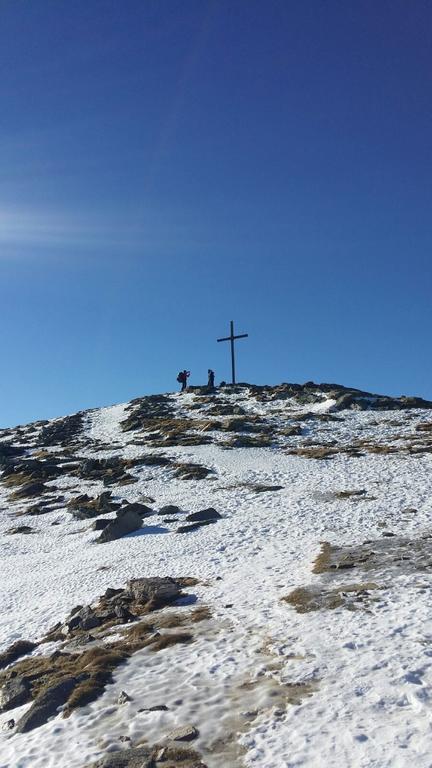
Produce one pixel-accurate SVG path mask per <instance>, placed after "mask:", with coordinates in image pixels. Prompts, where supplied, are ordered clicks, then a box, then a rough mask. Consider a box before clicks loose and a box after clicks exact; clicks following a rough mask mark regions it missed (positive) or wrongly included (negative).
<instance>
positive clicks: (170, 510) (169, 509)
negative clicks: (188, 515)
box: [158, 504, 183, 515]
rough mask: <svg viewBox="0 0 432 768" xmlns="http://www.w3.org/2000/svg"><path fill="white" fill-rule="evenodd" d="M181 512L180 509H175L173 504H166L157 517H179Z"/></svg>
mask: <svg viewBox="0 0 432 768" xmlns="http://www.w3.org/2000/svg"><path fill="white" fill-rule="evenodd" d="M182 511H183V510H181V509H180V507H176V505H175V504H166V505H165V506H164V507H161V508H160V510H159V512H158V515H179V514H181V513H182Z"/></svg>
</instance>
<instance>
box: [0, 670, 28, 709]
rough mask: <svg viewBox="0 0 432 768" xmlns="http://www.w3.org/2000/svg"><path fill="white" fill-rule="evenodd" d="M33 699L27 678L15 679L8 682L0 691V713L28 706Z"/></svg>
mask: <svg viewBox="0 0 432 768" xmlns="http://www.w3.org/2000/svg"><path fill="white" fill-rule="evenodd" d="M30 698H31V691H30V684H29V682H28V680H26V678H25V677H13V678H11V680H7V681H6V683H5V684H4V685H3V687H2V688H1V690H0V712H8V710H10V709H15V707H20V706H21V705H22V704H27V702H28V701H30Z"/></svg>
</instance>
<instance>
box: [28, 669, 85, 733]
mask: <svg viewBox="0 0 432 768" xmlns="http://www.w3.org/2000/svg"><path fill="white" fill-rule="evenodd" d="M78 682H79V680H78V678H76V677H66V678H64V680H62V681H61V682H60V683H57V684H56V685H53V686H51V687H50V688H47V689H46V690H45V691H43V693H41V694H40V695H39V696H38V697H37V698H36V699H35V701H34V702H33V704H32V705H31V707H30V709H29V710H28V711H27V712H25V713H24V715H23V716H22V717H21V718H20V719H19V720H18V723H17V726H16V731H17V733H28V732H29V731H32V730H33V729H34V728H39V726H41V725H44V723H46V722H47V720H49V718H50V717H53V715H56V714H57V710H58V709H59V707H61V706H63V704H66V702H67V700H68V698H69V696H70V695H71V693H72V691H73V690H74V688H75V686H76V685H77V683H78Z"/></svg>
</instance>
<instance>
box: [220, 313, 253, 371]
mask: <svg viewBox="0 0 432 768" xmlns="http://www.w3.org/2000/svg"><path fill="white" fill-rule="evenodd" d="M247 336H249V334H248V333H240V334H239V335H238V336H235V335H234V322H233V321H232V320H231V323H230V335H229V336H225V338H223V339H217V341H230V342H231V370H232V383H233V384H235V383H236V378H235V354H234V342H235V340H236V339H246V337H247Z"/></svg>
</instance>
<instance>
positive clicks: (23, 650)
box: [0, 640, 36, 669]
mask: <svg viewBox="0 0 432 768" xmlns="http://www.w3.org/2000/svg"><path fill="white" fill-rule="evenodd" d="M35 648H36V643H31V642H30V641H29V640H17V641H16V643H13V644H12V645H11V646H9V648H8V649H7V650H6V651H3V653H0V669H4V668H5V667H7V666H8V665H9V664H13V662H14V661H16V660H17V659H19V658H20V657H21V656H25V655H27V654H28V653H31V652H32V651H34V649H35Z"/></svg>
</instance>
